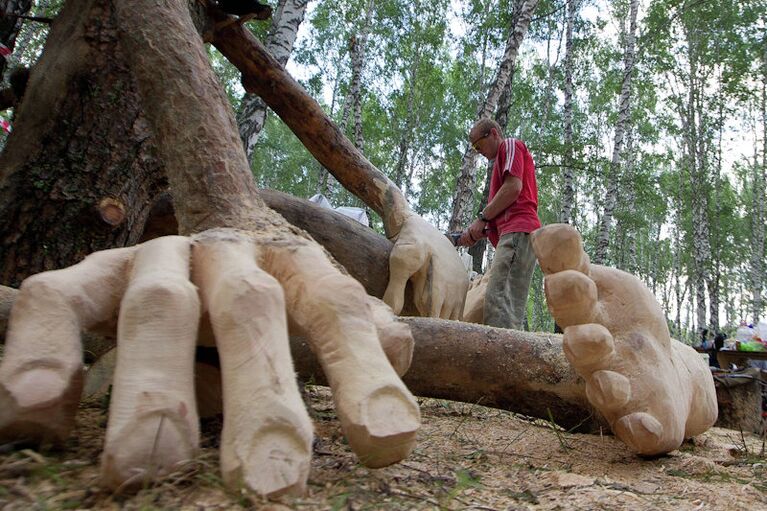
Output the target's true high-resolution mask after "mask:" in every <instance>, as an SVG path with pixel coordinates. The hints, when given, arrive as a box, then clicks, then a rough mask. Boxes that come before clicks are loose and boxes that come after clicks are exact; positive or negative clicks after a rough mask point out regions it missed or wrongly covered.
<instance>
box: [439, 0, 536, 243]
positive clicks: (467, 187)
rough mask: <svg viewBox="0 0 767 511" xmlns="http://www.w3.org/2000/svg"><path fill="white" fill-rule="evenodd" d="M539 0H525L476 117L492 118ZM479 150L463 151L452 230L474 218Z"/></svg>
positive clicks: (451, 223)
mask: <svg viewBox="0 0 767 511" xmlns="http://www.w3.org/2000/svg"><path fill="white" fill-rule="evenodd" d="M537 5H538V0H525V2H524V3H523V4H522V7H521V8H520V11H519V16H518V17H517V18H516V24H515V25H514V28H513V29H512V30H511V31H510V32H509V38H508V40H507V41H506V49H505V51H504V53H503V57H502V59H501V62H500V64H499V65H498V71H497V72H496V75H495V79H494V80H493V83H492V85H491V86H490V90H489V91H488V93H487V97H486V98H485V100H484V102H482V104H481V105H480V106H479V108H478V109H477V117H476V120H479V119H484V118H488V117H490V114H491V113H492V111H493V110H494V109H495V107H496V104H497V103H498V97H499V96H500V95H501V92H502V91H503V89H504V87H505V86H506V82H507V81H508V79H509V76H510V74H511V69H512V65H513V64H514V61H515V60H516V58H517V53H518V51H519V45H520V44H521V43H522V40H523V39H524V37H525V34H527V27H528V26H529V25H530V19H531V18H532V15H533V12H534V11H535V7H536V6H537ZM476 156H477V153H476V151H474V149H472V148H471V147H470V146H469V147H467V148H466V151H465V152H464V153H463V159H462V161H461V174H460V176H459V177H458V182H457V184H456V190H455V194H454V195H453V213H452V215H451V217H450V230H451V231H455V230H458V229H460V228H461V227H463V226H464V225H465V224H466V223H467V222H468V220H469V218H471V205H472V199H473V196H474V193H473V190H474V184H475V181H476V179H477V168H476V165H475V161H476Z"/></svg>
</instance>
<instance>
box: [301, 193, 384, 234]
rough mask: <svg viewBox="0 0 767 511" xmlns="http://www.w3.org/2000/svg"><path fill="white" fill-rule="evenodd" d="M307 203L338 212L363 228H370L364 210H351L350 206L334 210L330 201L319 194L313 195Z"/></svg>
mask: <svg viewBox="0 0 767 511" xmlns="http://www.w3.org/2000/svg"><path fill="white" fill-rule="evenodd" d="M309 202H313V203H315V204H317V205H318V206H320V207H323V208H327V209H332V210H334V211H338V212H339V213H341V214H342V215H345V216H348V217H349V218H351V219H352V220H354V221H356V222H359V223H361V224H362V225H364V226H365V227H370V222H369V221H368V214H367V213H365V210H364V209H362V208H353V207H351V206H341V207H338V208H334V207H333V205H332V204H330V201H329V200H328V199H327V198H325V196H324V195H322V194H321V193H318V194H317V195H314V196H313V197H312V198H311V199H309Z"/></svg>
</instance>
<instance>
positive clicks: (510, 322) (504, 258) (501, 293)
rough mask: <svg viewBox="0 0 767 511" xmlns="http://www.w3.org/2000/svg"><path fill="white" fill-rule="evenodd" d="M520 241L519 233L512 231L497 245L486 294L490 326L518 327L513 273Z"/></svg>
mask: <svg viewBox="0 0 767 511" xmlns="http://www.w3.org/2000/svg"><path fill="white" fill-rule="evenodd" d="M518 243H519V237H518V235H517V233H510V234H505V235H503V236H501V239H500V240H499V241H498V246H497V247H495V258H493V265H492V266H491V267H490V276H489V279H488V283H487V292H486V294H485V308H484V313H485V324H486V325H488V326H495V327H498V328H518V326H517V327H515V326H514V325H515V323H514V318H513V312H512V305H511V294H512V291H513V289H512V288H511V285H512V282H511V275H512V273H513V272H514V271H515V266H516V260H517V257H518V254H517V244H518Z"/></svg>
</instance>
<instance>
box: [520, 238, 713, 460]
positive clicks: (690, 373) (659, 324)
mask: <svg viewBox="0 0 767 511" xmlns="http://www.w3.org/2000/svg"><path fill="white" fill-rule="evenodd" d="M532 242H533V249H534V250H535V253H536V255H537V256H538V260H539V262H540V265H541V269H542V270H543V273H544V274H545V275H546V277H545V286H546V300H547V302H548V304H549V309H550V310H551V313H552V315H553V316H554V318H555V319H556V321H557V323H558V324H559V325H560V326H561V327H563V328H564V349H565V355H566V356H567V358H568V360H569V361H570V363H571V364H572V365H573V368H574V369H575V371H576V372H577V373H578V374H579V375H581V376H582V377H583V378H584V379H585V380H586V396H587V397H588V399H589V401H590V402H591V404H592V405H594V406H595V407H596V408H597V409H598V410H599V411H600V412H601V413H602V414H603V415H604V416H605V418H606V419H607V420H608V422H609V423H610V426H611V427H612V429H613V432H614V433H615V434H616V435H617V436H618V438H620V439H621V440H622V441H624V442H625V443H626V444H628V445H629V447H631V448H632V449H634V450H635V451H636V452H638V453H640V454H648V455H652V454H661V453H666V452H669V451H672V450H674V449H676V448H678V447H679V446H680V445H681V444H682V441H683V440H684V439H685V438H689V437H691V436H694V435H698V434H700V433H703V432H704V431H706V430H707V429H708V428H710V427H711V426H712V425H713V424H714V422H715V421H716V417H717V404H716V392H715V390H714V381H713V379H712V377H711V372H710V371H709V369H708V367H706V364H705V363H704V362H703V361H702V360H701V358H700V356H699V355H698V354H697V353H696V352H695V350H693V349H692V348H690V347H689V346H686V345H684V344H682V343H680V342H679V341H676V340H674V339H671V338H670V335H669V331H668V326H667V325H666V320H665V316H664V314H663V311H662V310H661V308H660V306H659V305H658V302H657V301H656V300H655V297H654V296H653V295H652V293H650V291H649V290H648V289H647V287H646V286H645V285H644V284H642V282H641V281H640V280H639V279H637V278H636V277H634V276H633V275H629V274H628V273H625V272H622V271H620V270H616V269H613V268H607V267H604V266H600V265H596V264H589V258H588V256H587V255H586V253H585V252H584V251H583V247H582V242H581V237H580V235H579V234H578V232H577V231H576V230H575V229H573V228H572V227H570V226H569V225H565V224H554V225H549V226H546V227H543V228H541V229H539V230H537V231H536V232H535V233H534V234H533V238H532Z"/></svg>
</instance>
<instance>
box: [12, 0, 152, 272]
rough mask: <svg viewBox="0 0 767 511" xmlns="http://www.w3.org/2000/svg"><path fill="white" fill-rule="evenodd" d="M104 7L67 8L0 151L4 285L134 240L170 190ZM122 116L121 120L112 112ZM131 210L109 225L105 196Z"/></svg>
mask: <svg viewBox="0 0 767 511" xmlns="http://www.w3.org/2000/svg"><path fill="white" fill-rule="evenodd" d="M107 5H108V2H106V1H104V0H90V1H86V2H82V3H81V5H80V6H79V8H64V9H63V10H62V12H61V14H60V15H59V16H58V18H57V19H56V20H55V22H54V23H53V25H52V27H51V31H50V34H49V36H48V40H47V44H46V49H45V52H44V53H43V55H42V57H41V58H40V60H39V62H38V63H37V64H36V65H35V67H34V68H33V69H32V72H31V75H30V79H29V83H28V86H27V91H26V93H25V95H24V98H23V100H22V102H21V103H20V105H19V107H18V109H17V111H16V121H15V123H14V130H13V132H12V133H11V135H10V136H9V138H8V143H7V145H6V148H5V150H4V152H3V154H2V155H0V169H2V170H1V171H0V233H2V234H0V282H2V283H3V284H7V285H13V286H17V285H19V283H20V282H21V280H23V279H24V278H25V277H27V276H28V275H31V274H33V273H38V272H41V271H45V270H51V269H56V268H61V267H65V266H69V265H72V264H74V263H76V262H78V261H79V260H81V259H82V258H83V257H84V256H85V255H87V254H89V253H92V252H95V251H98V250H103V249H107V248H113V247H117V246H125V245H130V244H134V243H136V242H137V241H138V238H139V236H140V234H141V231H142V229H143V225H144V222H145V219H146V217H147V215H148V213H149V210H150V207H151V204H152V200H153V198H154V196H155V195H156V194H158V193H159V192H160V191H161V190H162V189H164V188H166V187H167V182H166V179H165V177H164V172H163V169H162V167H161V164H160V163H159V161H158V160H157V158H156V155H155V154H154V145H153V143H152V141H151V137H152V135H151V130H150V129H149V126H148V124H147V122H146V119H145V117H144V115H143V107H142V105H141V102H140V98H139V96H138V92H137V90H136V86H135V82H134V81H133V79H132V77H131V75H130V72H129V70H128V69H127V67H126V65H125V61H124V58H123V50H122V48H121V47H120V46H119V44H118V43H117V40H116V35H115V26H114V22H113V20H112V19H111V17H110V14H109V8H108V7H107ZM116 112H119V115H115V113H116ZM105 198H108V199H113V200H116V201H118V202H120V203H122V204H125V205H126V206H127V208H126V217H125V220H124V221H123V222H122V223H120V224H119V225H116V226H114V225H110V224H109V223H107V222H105V221H104V220H103V219H102V218H101V216H100V214H99V211H98V205H99V203H100V202H101V201H102V199H105Z"/></svg>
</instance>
